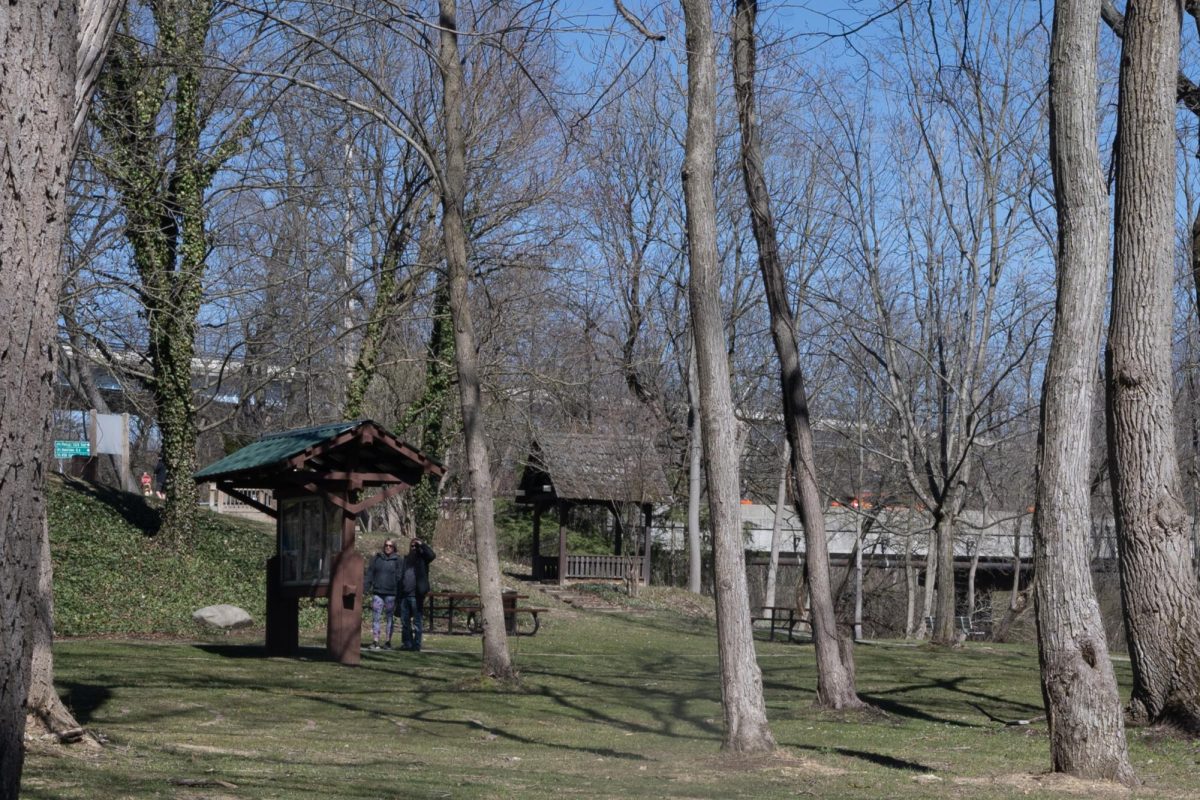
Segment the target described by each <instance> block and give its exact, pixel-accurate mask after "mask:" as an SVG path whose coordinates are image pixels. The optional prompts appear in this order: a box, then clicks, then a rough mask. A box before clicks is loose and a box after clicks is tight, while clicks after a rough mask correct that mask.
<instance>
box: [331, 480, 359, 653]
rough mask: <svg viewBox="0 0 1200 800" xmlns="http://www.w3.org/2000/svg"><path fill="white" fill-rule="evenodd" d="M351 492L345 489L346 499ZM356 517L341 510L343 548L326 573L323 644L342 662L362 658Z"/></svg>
mask: <svg viewBox="0 0 1200 800" xmlns="http://www.w3.org/2000/svg"><path fill="white" fill-rule="evenodd" d="M350 495H351V493H350V492H349V491H347V492H346V498H347V502H349V498H350ZM355 522H356V517H355V515H354V514H350V513H347V512H343V513H342V550H341V552H340V553H338V554H337V555H336V556H334V559H333V564H332V565H331V566H330V570H329V572H330V574H329V616H328V625H327V627H326V634H325V645H326V647H328V648H329V654H330V655H331V656H333V657H334V658H335V659H337V660H338V662H339V663H341V664H346V665H349V666H355V665H357V664H358V663H359V662H360V661H361V660H362V589H363V587H362V581H363V567H364V566H365V562H364V559H363V557H362V556H361V555H360V554H359V553H358V552H357V551H356V550H355V549H354V525H355Z"/></svg>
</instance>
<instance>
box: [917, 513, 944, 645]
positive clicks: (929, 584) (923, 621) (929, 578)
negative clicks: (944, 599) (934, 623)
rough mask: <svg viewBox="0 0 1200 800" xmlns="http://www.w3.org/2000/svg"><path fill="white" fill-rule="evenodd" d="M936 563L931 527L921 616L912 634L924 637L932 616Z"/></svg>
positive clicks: (927, 633) (926, 551)
mask: <svg viewBox="0 0 1200 800" xmlns="http://www.w3.org/2000/svg"><path fill="white" fill-rule="evenodd" d="M937 564H938V553H937V548H936V546H935V539H934V533H933V530H932V529H931V530H930V531H929V536H928V537H926V543H925V593H924V595H923V596H922V600H921V618H920V619H918V620H917V629H916V631H915V632H914V634H913V635H914V636H916V638H918V639H924V638H925V637H926V636H927V635H929V632H930V631H929V618H930V617H932V616H933V590H934V586H935V584H934V575H935V574H936V570H937Z"/></svg>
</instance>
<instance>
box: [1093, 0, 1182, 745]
mask: <svg viewBox="0 0 1200 800" xmlns="http://www.w3.org/2000/svg"><path fill="white" fill-rule="evenodd" d="M1180 10H1181V9H1180V6H1179V4H1178V3H1173V2H1131V3H1130V4H1129V7H1128V9H1127V11H1128V13H1127V15H1126V19H1125V31H1124V38H1123V41H1122V48H1121V72H1120V90H1119V99H1118V106H1117V137H1118V142H1119V147H1118V149H1117V159H1116V167H1117V171H1116V176H1117V194H1116V208H1115V213H1116V219H1115V226H1114V243H1113V244H1114V246H1113V285H1112V314H1111V322H1110V326H1109V335H1108V351H1107V353H1106V359H1107V368H1108V391H1109V396H1108V406H1109V453H1110V458H1111V466H1112V469H1111V482H1112V488H1113V502H1114V508H1115V512H1116V521H1117V541H1118V546H1119V551H1120V565H1121V594H1122V599H1123V600H1124V609H1125V629H1126V633H1127V635H1128V638H1129V652H1130V658H1131V661H1132V664H1133V674H1134V686H1133V694H1132V697H1131V698H1130V703H1129V710H1130V715H1131V717H1132V719H1133V720H1134V721H1136V722H1139V723H1166V724H1171V725H1176V726H1178V727H1180V728H1183V729H1185V730H1187V731H1189V732H1191V733H1200V622H1198V620H1200V586H1198V585H1197V578H1196V574H1195V572H1194V571H1193V569H1192V563H1191V551H1190V547H1191V536H1190V531H1189V530H1188V524H1187V513H1186V511H1185V509H1184V505H1183V495H1182V486H1181V478H1180V474H1179V465H1178V461H1177V458H1176V454H1175V422H1174V413H1173V392H1172V366H1171V316H1172V315H1171V309H1172V308H1173V303H1172V297H1171V292H1172V282H1173V275H1174V267H1173V265H1174V229H1173V223H1174V202H1175V199H1174V198H1175V180H1174V178H1175V172H1174V164H1175V135H1174V130H1175V127H1174V126H1175V98H1176V86H1177V74H1178V63H1179V30H1180V21H1181V20H1180Z"/></svg>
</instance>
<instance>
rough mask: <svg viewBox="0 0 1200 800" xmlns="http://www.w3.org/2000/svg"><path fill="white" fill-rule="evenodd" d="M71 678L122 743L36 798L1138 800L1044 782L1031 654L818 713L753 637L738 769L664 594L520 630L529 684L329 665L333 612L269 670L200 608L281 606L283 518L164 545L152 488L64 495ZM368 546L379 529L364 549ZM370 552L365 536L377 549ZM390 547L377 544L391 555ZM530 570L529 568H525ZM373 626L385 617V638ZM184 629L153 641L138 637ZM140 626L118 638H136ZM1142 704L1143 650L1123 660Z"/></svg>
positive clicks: (881, 650)
mask: <svg viewBox="0 0 1200 800" xmlns="http://www.w3.org/2000/svg"><path fill="white" fill-rule="evenodd" d="M50 518H51V538H52V543H53V548H54V556H55V570H56V573H55V590H56V602H57V605H56V625H57V628H58V633H59V635H60V636H64V635H65V636H74V635H79V634H106V635H105V636H103V637H99V638H79V639H67V640H60V641H59V642H58V643H57V645H56V648H55V655H56V668H57V670H56V677H57V680H58V685H59V689H60V692H61V693H62V694H63V696H64V697H65V698H66V700H67V702H68V705H69V706H70V707H71V708H72V709H73V710H74V712H75V713H76V715H77V716H78V718H79V719H80V721H81V722H82V723H83V724H85V725H86V726H88V727H89V728H90V729H92V730H94V731H97V732H98V733H99V734H101V735H102V736H103V737H104V738H105V740H106V742H107V743H106V746H105V747H103V748H102V749H100V750H98V751H92V750H88V749H85V748H82V747H78V746H76V747H67V748H63V747H59V746H57V745H51V744H47V743H45V742H42V741H33V742H31V745H30V753H29V757H28V760H27V762H26V769H25V774H24V781H23V784H24V785H23V795H22V796H23V797H26V798H31V799H38V798H44V799H45V800H50V799H51V798H54V799H55V800H57V799H58V798H64V799H65V800H69V799H70V798H89V800H90V799H91V798H98V799H100V800H103V799H104V798H114V799H115V798H143V797H162V798H177V799H178V800H198V799H199V798H205V799H206V800H228V799H229V798H280V799H281V800H310V799H311V798H312V797H313V796H314V795H319V796H329V797H339V798H351V800H353V798H363V799H364V800H365V799H366V798H447V797H448V798H509V797H521V798H526V797H528V798H555V800H561V799H562V798H567V797H597V798H609V797H611V798H628V797H672V798H738V797H747V798H750V797H754V798H759V797H763V798H771V797H795V796H797V795H802V796H813V797H823V798H860V797H861V798H879V797H886V798H916V797H946V796H953V797H956V798H964V799H969V798H1008V797H1013V798H1015V797H1028V796H1037V797H1044V796H1061V797H1091V796H1097V795H1100V796H1112V795H1119V794H1121V793H1120V792H1119V791H1114V790H1113V789H1111V788H1108V787H1097V786H1095V785H1090V784H1080V783H1076V782H1071V781H1064V780H1061V779H1056V778H1054V777H1053V776H1048V775H1046V774H1045V773H1046V770H1047V769H1048V767H1049V755H1048V747H1047V741H1046V730H1045V724H1044V723H1034V724H1032V725H1027V726H1006V725H1004V724H1003V721H1005V720H1009V721H1012V720H1018V719H1029V718H1033V717H1037V716H1039V715H1040V714H1041V695H1040V689H1039V685H1038V674H1037V658H1036V653H1035V651H1034V650H1033V648H1032V647H1030V646H1000V645H987V644H970V645H968V646H967V647H965V648H963V649H961V650H953V651H946V650H935V649H930V648H927V647H923V646H921V647H918V646H908V645H906V644H904V643H901V642H890V643H874V644H868V645H864V646H861V647H859V648H857V651H856V656H857V662H858V687H859V691H860V693H861V694H862V695H863V696H864V697H865V698H866V699H868V700H869V701H870V702H872V703H873V704H874V706H875V707H876V708H877V709H879V710H880V711H876V712H872V713H863V714H858V713H856V714H826V713H821V712H818V711H815V710H814V709H813V708H812V699H813V689H814V682H815V677H814V668H813V658H812V649H811V646H810V645H807V644H787V643H783V642H776V643H771V642H766V641H760V642H759V643H758V654H759V663H760V665H761V667H762V669H763V679H764V687H765V692H766V697H767V702H768V706H769V708H768V713H769V717H770V720H771V728H772V730H773V732H774V734H775V737H776V739H777V740H778V741H779V744H780V751H779V754H778V755H776V756H772V757H769V758H763V759H753V760H748V761H747V760H738V759H731V758H726V757H722V756H721V755H720V753H719V748H720V742H721V730H722V719H721V705H720V689H719V684H718V663H717V653H716V641H715V630H714V627H713V622H712V619H711V612H712V608H711V605H712V604H711V601H705V600H700V601H697V599H695V598H694V597H693V596H691V595H686V594H685V593H682V592H676V591H672V590H667V589H663V588H660V587H654V588H651V589H644V590H643V591H642V593H641V595H640V596H639V598H638V599H637V601H636V602H632V601H630V600H629V599H628V598H626V599H625V600H624V601H621V598H620V597H619V596H618V595H617V594H614V593H613V592H612V591H611V589H610V588H609V587H599V586H598V587H592V588H593V591H594V592H595V593H597V594H600V595H601V596H606V597H607V596H609V595H612V597H611V598H610V599H612V600H614V601H621V602H622V603H623V604H625V605H629V606H630V608H629V610H628V611H627V612H626V613H623V614H617V615H613V614H603V613H599V612H583V611H577V610H573V609H568V608H566V607H563V606H562V605H560V604H557V603H556V602H554V601H552V600H550V599H548V598H545V597H542V596H538V593H537V591H536V589H531V588H525V587H523V588H524V590H525V591H528V593H530V594H531V595H534V597H533V598H531V599H530V601H529V603H530V605H539V606H549V607H551V609H552V610H551V611H550V612H549V613H548V614H547V615H545V617H544V622H543V626H542V630H541V632H540V633H539V634H538V635H537V636H535V637H520V638H516V639H513V640H511V645H512V652H513V656H514V660H515V663H516V665H517V666H518V668H519V669H520V671H521V681H520V685H519V687H517V688H515V689H514V688H510V687H504V686H497V685H494V684H489V683H487V682H484V681H481V680H480V679H479V648H480V640H479V639H478V638H476V637H471V636H445V635H434V636H430V637H429V638H428V639H427V642H426V645H427V649H426V652H423V653H421V654H419V655H416V654H407V653H400V652H391V653H387V652H384V653H372V652H366V653H364V658H363V664H362V666H361V667H359V668H347V667H342V666H339V665H337V664H335V663H332V662H330V661H328V660H327V659H326V658H325V657H324V653H323V651H322V650H321V649H320V647H319V645H320V642H321V639H322V635H323V631H322V629H321V627H320V625H321V624H322V623H323V619H324V614H323V610H322V609H320V608H311V609H309V611H308V612H307V613H306V616H305V617H304V620H305V623H304V628H305V631H306V632H305V634H304V636H303V640H304V641H305V643H306V645H307V648H306V649H305V650H304V651H303V653H302V655H301V657H299V658H294V659H293V658H286V659H281V658H271V659H268V658H265V657H264V656H263V652H262V648H261V645H260V641H261V632H244V633H240V634H231V635H223V634H214V633H211V632H207V631H205V630H203V629H201V628H199V627H198V626H196V625H195V624H194V623H192V622H191V611H192V610H194V609H195V608H197V607H199V606H201V605H207V604H209V603H212V602H235V603H237V604H239V605H242V607H244V608H246V609H247V610H249V611H250V612H251V613H252V614H253V615H254V616H255V617H256V619H261V614H262V608H263V604H264V597H263V574H262V564H263V560H264V559H265V558H266V556H267V555H268V554H269V552H270V551H271V548H272V537H271V533H270V529H269V528H268V527H265V526H258V525H247V524H244V523H242V524H239V523H230V522H228V521H227V520H226V519H223V518H219V517H215V516H211V515H207V514H206V515H205V517H204V520H203V522H202V524H201V533H200V535H199V536H198V538H197V541H196V542H193V543H191V544H190V545H189V546H188V547H185V548H181V549H177V548H171V547H168V546H165V545H164V544H163V543H161V542H159V541H158V540H157V537H156V536H155V535H154V531H155V530H156V529H157V510H156V509H155V508H153V507H151V506H148V505H146V504H145V503H144V502H143V501H142V500H141V498H136V497H130V496H128V495H124V494H120V493H108V492H105V491H104V490H98V489H94V488H89V487H86V486H84V485H81V484H78V483H74V482H72V483H68V484H56V485H55V486H54V487H52V494H51V503H50ZM368 538H369V537H368ZM369 544H371V542H365V543H364V545H369ZM372 546H373V545H372ZM433 573H434V574H433V580H434V583H435V588H440V589H447V588H448V589H470V588H471V586H472V584H473V581H474V576H473V570H472V568H471V565H470V562H469V561H468V560H467V559H463V558H461V557H458V556H455V555H454V554H451V553H441V554H439V558H438V560H437V561H436V562H435V563H434V570H433ZM510 583H511V581H510ZM365 632H366V628H364V633H365ZM163 633H168V634H174V635H175V636H176V637H187V638H188V640H186V641H185V640H183V639H181V638H173V639H162V640H154V641H145V640H133V639H131V638H130V637H131V636H135V635H136V636H141V635H143V634H155V635H161V634H163ZM119 637H120V638H119ZM1117 667H1118V675H1119V677H1120V679H1121V680H1122V681H1123V683H1124V684H1125V691H1126V693H1127V692H1128V685H1127V684H1128V681H1129V674H1128V664H1127V663H1126V662H1123V661H1121V662H1118V665H1117ZM1129 738H1130V746H1131V750H1132V754H1133V759H1134V765H1135V768H1136V770H1137V772H1138V774H1139V776H1140V777H1141V778H1142V779H1143V780H1144V781H1146V784H1145V785H1144V786H1143V787H1141V788H1139V789H1138V790H1137V791H1136V792H1135V793H1134V794H1135V796H1138V797H1142V796H1145V797H1177V798H1191V797H1194V796H1196V795H1197V792H1198V791H1200V778H1197V774H1198V771H1197V765H1198V764H1200V750H1198V748H1197V744H1195V743H1193V742H1188V741H1181V740H1176V739H1171V738H1166V737H1161V736H1156V735H1154V734H1152V733H1148V732H1145V731H1133V732H1131V733H1130V737H1129Z"/></svg>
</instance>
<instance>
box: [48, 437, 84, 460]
mask: <svg viewBox="0 0 1200 800" xmlns="http://www.w3.org/2000/svg"><path fill="white" fill-rule="evenodd" d="M91 454H92V447H91V445H89V444H88V443H87V442H72V441H63V440H62V439H56V440H55V441H54V457H55V458H57V459H60V460H61V459H68V458H71V457H72V456H90V455H91Z"/></svg>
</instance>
